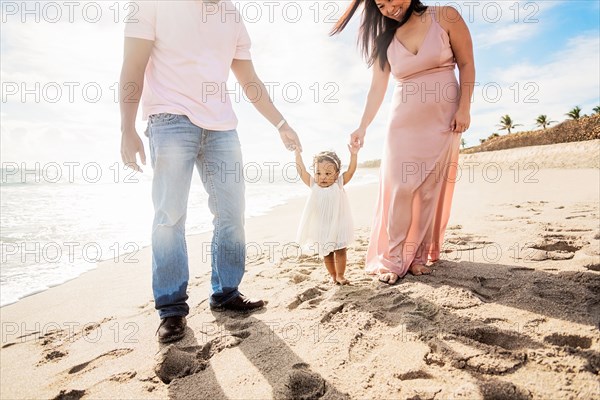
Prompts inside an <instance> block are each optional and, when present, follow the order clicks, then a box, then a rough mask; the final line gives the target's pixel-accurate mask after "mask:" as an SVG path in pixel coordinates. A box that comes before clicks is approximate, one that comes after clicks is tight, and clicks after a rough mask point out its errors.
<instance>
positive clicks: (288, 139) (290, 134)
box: [279, 122, 302, 151]
mask: <svg viewBox="0 0 600 400" xmlns="http://www.w3.org/2000/svg"><path fill="white" fill-rule="evenodd" d="M279 136H281V141H282V142H283V145H284V146H285V148H286V149H288V150H289V151H302V145H301V144H300V139H299V138H298V134H296V132H295V131H294V130H293V129H292V128H291V127H290V126H289V125H288V123H287V122H286V123H285V124H284V125H283V126H282V127H281V128H280V129H279Z"/></svg>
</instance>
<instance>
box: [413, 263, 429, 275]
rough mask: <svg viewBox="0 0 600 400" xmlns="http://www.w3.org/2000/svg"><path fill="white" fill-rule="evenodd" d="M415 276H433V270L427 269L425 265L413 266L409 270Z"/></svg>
mask: <svg viewBox="0 0 600 400" xmlns="http://www.w3.org/2000/svg"><path fill="white" fill-rule="evenodd" d="M408 270H409V271H410V273H411V274H413V275H429V274H431V269H430V268H427V267H426V266H424V265H423V264H413V265H411V266H410V268H409V269H408Z"/></svg>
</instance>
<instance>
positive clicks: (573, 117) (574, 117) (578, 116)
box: [565, 106, 581, 120]
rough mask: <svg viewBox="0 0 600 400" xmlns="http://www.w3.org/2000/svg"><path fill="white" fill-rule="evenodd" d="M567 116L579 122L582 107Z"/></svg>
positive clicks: (576, 108)
mask: <svg viewBox="0 0 600 400" xmlns="http://www.w3.org/2000/svg"><path fill="white" fill-rule="evenodd" d="M565 115H566V116H568V117H570V118H571V119H574V120H578V119H579V118H581V107H579V106H577V107H575V108H574V109H572V110H571V111H569V112H568V113H566V114H565Z"/></svg>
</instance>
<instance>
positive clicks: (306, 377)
mask: <svg viewBox="0 0 600 400" xmlns="http://www.w3.org/2000/svg"><path fill="white" fill-rule="evenodd" d="M273 392H274V393H273V394H274V396H273V397H274V398H276V399H284V400H292V399H320V398H327V399H340V400H342V399H349V398H350V396H348V394H346V393H340V392H338V391H337V390H336V389H335V388H334V387H332V386H331V385H329V384H328V383H327V382H326V381H325V379H323V378H322V377H321V376H320V375H319V374H317V373H314V372H312V371H311V370H310V366H309V365H308V364H305V363H299V364H294V365H293V366H292V368H291V370H290V371H289V372H288V373H287V374H286V376H285V377H284V378H283V379H281V380H280V382H279V383H278V384H277V385H276V387H275V388H274V390H273Z"/></svg>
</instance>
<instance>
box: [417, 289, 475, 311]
mask: <svg viewBox="0 0 600 400" xmlns="http://www.w3.org/2000/svg"><path fill="white" fill-rule="evenodd" d="M425 299H427V300H430V301H431V302H433V303H434V304H436V305H438V306H440V307H444V308H451V309H456V310H462V309H466V308H472V307H477V306H480V305H482V304H483V301H482V300H481V299H480V298H478V297H477V296H475V295H474V294H473V292H472V291H470V290H467V289H463V288H456V287H451V286H448V285H442V286H440V287H438V288H435V289H434V290H432V291H431V292H429V293H428V294H427V295H426V296H425Z"/></svg>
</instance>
